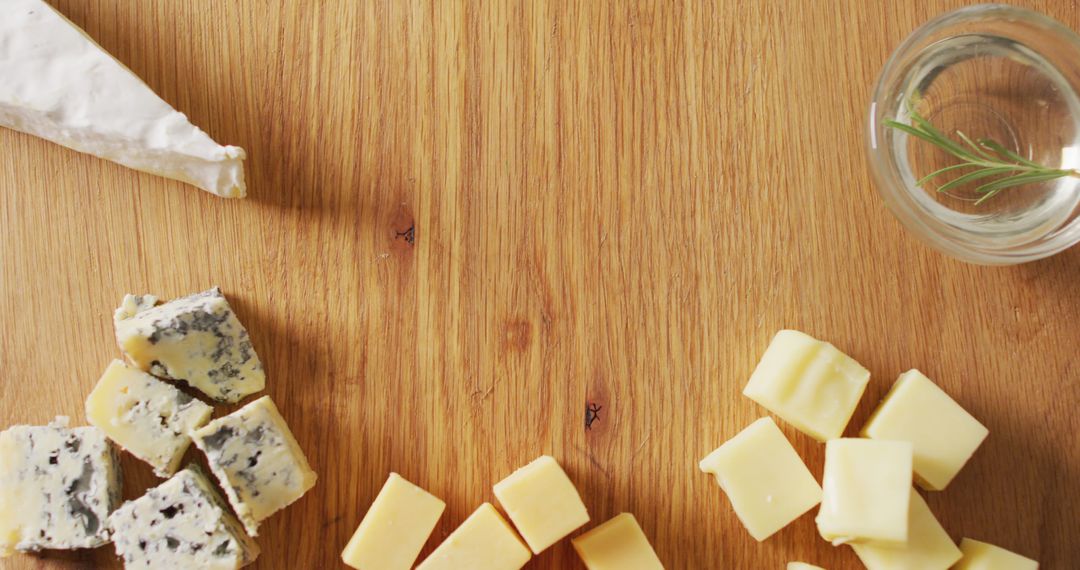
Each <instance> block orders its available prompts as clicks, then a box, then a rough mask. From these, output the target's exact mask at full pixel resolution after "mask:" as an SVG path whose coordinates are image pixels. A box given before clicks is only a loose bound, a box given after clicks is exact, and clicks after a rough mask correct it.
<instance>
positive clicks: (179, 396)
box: [86, 360, 213, 477]
mask: <svg viewBox="0 0 1080 570" xmlns="http://www.w3.org/2000/svg"><path fill="white" fill-rule="evenodd" d="M212 412H213V409H212V408H211V407H210V406H208V405H206V404H204V403H202V402H200V401H198V400H196V399H194V398H192V397H191V396H189V395H187V394H185V393H184V392H181V391H180V390H177V389H176V387H175V386H172V385H170V384H168V383H166V382H163V381H161V380H158V379H157V378H154V377H153V376H151V375H149V374H147V373H145V372H143V371H142V370H138V369H136V368H132V367H130V366H128V365H126V364H124V363H123V362H121V361H119V360H114V361H112V363H111V364H109V367H108V368H106V369H105V373H104V374H102V376H101V379H100V380H98V383H97V386H95V387H94V390H93V391H92V392H90V397H88V398H87V399H86V417H87V419H88V420H89V421H90V423H91V424H93V425H95V426H97V427H98V428H99V429H100V430H101V431H103V432H105V435H107V436H108V437H109V439H111V440H113V441H114V442H116V443H117V444H118V445H119V446H120V447H122V448H124V449H126V450H127V451H128V452H129V453H131V454H132V455H134V456H135V457H138V458H139V459H142V460H143V461H145V462H147V463H149V464H150V465H151V466H153V468H154V472H155V473H157V475H158V476H159V477H169V476H170V475H172V474H173V473H176V470H177V469H178V468H179V467H180V461H181V460H182V459H183V457H184V452H185V451H187V448H188V446H189V445H190V444H191V432H192V431H194V430H196V429H198V428H199V427H201V426H202V425H204V424H205V423H206V422H208V421H209V420H210V414H211V413H212Z"/></svg>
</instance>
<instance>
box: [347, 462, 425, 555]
mask: <svg viewBox="0 0 1080 570" xmlns="http://www.w3.org/2000/svg"><path fill="white" fill-rule="evenodd" d="M445 508H446V503H444V502H442V501H441V500H440V499H439V498H437V497H435V496H434V495H432V494H431V493H428V492H427V491H425V490H423V489H421V488H420V487H417V486H416V485H413V484H412V483H410V482H408V481H406V480H405V478H404V477H402V476H401V475H398V474H397V473H391V474H390V477H389V478H388V479H387V480H386V483H385V484H384V485H383V487H382V490H381V491H379V495H378V496H377V497H375V501H374V502H372V503H371V508H370V509H368V512H367V514H366V515H364V520H362V521H360V526H359V527H357V529H356V532H355V533H354V534H353V536H352V539H350V540H349V543H348V544H347V545H346V546H345V550H344V551H343V552H342V553H341V560H342V561H343V562H345V564H347V565H349V566H351V567H353V568H356V569H357V570H409V568H412V565H413V563H414V562H416V557H417V556H420V550H421V549H422V548H424V543H425V542H427V540H428V537H429V536H431V531H433V530H435V524H436V523H438V522H439V517H441V516H442V513H443V510H444V509H445Z"/></svg>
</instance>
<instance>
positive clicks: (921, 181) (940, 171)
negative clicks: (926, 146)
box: [915, 163, 971, 186]
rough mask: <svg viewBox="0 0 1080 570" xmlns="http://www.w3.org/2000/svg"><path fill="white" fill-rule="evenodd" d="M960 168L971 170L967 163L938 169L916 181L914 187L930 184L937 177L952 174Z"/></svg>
mask: <svg viewBox="0 0 1080 570" xmlns="http://www.w3.org/2000/svg"><path fill="white" fill-rule="evenodd" d="M961 168H971V165H970V164H967V163H960V164H954V165H952V166H946V167H945V168H939V169H937V170H935V171H933V172H931V173H930V174H927V175H926V176H923V177H922V178H920V179H919V180H918V182H916V183H915V185H916V186H923V185H924V184H926V183H927V182H930V181H931V180H933V179H934V178H937V177H938V176H941V175H942V174H945V173H948V172H952V171H953V170H959V169H961Z"/></svg>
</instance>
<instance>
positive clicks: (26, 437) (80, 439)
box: [0, 417, 121, 557]
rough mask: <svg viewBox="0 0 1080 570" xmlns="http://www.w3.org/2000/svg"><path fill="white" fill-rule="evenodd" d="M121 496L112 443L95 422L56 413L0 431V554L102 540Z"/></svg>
mask: <svg viewBox="0 0 1080 570" xmlns="http://www.w3.org/2000/svg"><path fill="white" fill-rule="evenodd" d="M120 500H121V475H120V465H119V460H118V459H117V454H116V449H115V448H114V447H113V445H112V444H111V443H109V440H108V439H106V438H105V434H103V433H101V431H100V430H98V429H97V428H95V427H77V428H68V427H67V418H64V417H58V418H57V419H56V421H54V422H53V423H51V424H49V425H48V426H25V425H20V426H13V427H11V428H9V429H7V430H5V431H3V432H0V557H4V556H8V555H10V554H12V553H14V552H15V551H20V552H27V551H37V550H42V549H75V548H93V547H96V546H100V545H102V544H105V543H106V542H108V534H107V532H106V528H105V522H106V519H107V518H108V516H109V513H111V512H112V511H113V509H115V508H116V507H117V506H118V505H119V504H120Z"/></svg>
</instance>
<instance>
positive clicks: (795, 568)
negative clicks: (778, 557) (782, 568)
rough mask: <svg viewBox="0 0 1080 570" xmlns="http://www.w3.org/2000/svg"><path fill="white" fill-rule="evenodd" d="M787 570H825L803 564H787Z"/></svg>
mask: <svg viewBox="0 0 1080 570" xmlns="http://www.w3.org/2000/svg"><path fill="white" fill-rule="evenodd" d="M787 570H825V569H824V568H822V567H821V566H814V565H813V564H807V563H805V562H788V563H787Z"/></svg>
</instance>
